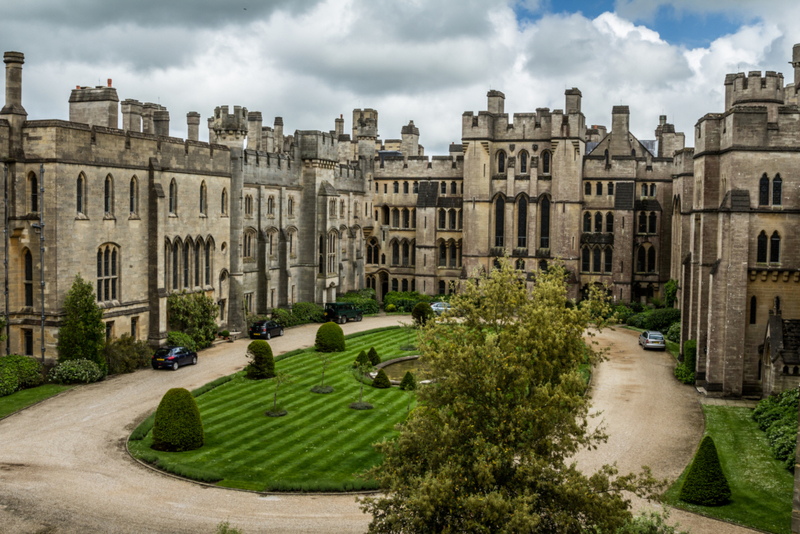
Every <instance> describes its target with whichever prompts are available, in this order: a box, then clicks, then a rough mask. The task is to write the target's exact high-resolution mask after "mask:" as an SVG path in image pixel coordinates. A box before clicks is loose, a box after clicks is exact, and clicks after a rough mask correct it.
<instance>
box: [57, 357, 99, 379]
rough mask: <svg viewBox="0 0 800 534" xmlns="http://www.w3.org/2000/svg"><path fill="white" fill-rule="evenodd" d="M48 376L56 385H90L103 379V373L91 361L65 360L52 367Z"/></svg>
mask: <svg viewBox="0 0 800 534" xmlns="http://www.w3.org/2000/svg"><path fill="white" fill-rule="evenodd" d="M48 376H49V377H50V380H52V381H53V382H55V383H57V384H91V383H92V382H97V381H98V380H100V379H101V378H103V371H101V370H100V367H99V366H98V365H97V364H96V363H94V362H93V361H91V360H67V361H65V362H61V363H59V364H58V365H56V366H55V367H53V369H52V370H51V371H50V374H49V375H48Z"/></svg>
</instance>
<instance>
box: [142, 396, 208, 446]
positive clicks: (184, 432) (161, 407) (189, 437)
mask: <svg viewBox="0 0 800 534" xmlns="http://www.w3.org/2000/svg"><path fill="white" fill-rule="evenodd" d="M203 440H204V434H203V421H202V420H201V419H200V410H198V409H197V402H195V400H194V397H192V394H191V393H189V391H188V390H186V389H184V388H172V389H170V390H169V391H167V392H166V393H165V394H164V397H163V398H162V399H161V402H160V403H159V404H158V409H157V410H156V418H155V421H154V422H153V445H152V447H153V449H155V450H157V451H173V452H180V451H193V450H194V449H199V448H200V447H202V446H203Z"/></svg>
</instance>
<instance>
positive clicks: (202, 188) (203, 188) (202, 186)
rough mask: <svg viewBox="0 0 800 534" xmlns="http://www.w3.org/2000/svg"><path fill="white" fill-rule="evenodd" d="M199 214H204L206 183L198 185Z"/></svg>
mask: <svg viewBox="0 0 800 534" xmlns="http://www.w3.org/2000/svg"><path fill="white" fill-rule="evenodd" d="M200 213H202V214H205V213H206V183H205V182H203V183H202V184H200Z"/></svg>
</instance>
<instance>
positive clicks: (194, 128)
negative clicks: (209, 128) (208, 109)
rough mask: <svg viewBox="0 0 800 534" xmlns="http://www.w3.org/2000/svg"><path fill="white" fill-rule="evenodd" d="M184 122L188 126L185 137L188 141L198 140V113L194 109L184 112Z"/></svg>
mask: <svg viewBox="0 0 800 534" xmlns="http://www.w3.org/2000/svg"><path fill="white" fill-rule="evenodd" d="M186 124H187V126H188V127H189V134H188V136H187V139H189V141H199V140H200V114H199V113H198V112H196V111H190V112H189V113H187V114H186Z"/></svg>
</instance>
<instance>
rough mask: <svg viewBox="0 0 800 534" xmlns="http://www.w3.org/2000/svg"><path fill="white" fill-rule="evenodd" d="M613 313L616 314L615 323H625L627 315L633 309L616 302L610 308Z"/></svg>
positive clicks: (630, 313)
mask: <svg viewBox="0 0 800 534" xmlns="http://www.w3.org/2000/svg"><path fill="white" fill-rule="evenodd" d="M612 311H613V312H614V315H616V316H617V324H627V320H628V317H630V316H631V315H633V310H632V309H630V308H629V307H627V306H625V305H624V304H618V305H617V306H614V308H613V309H612Z"/></svg>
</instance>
